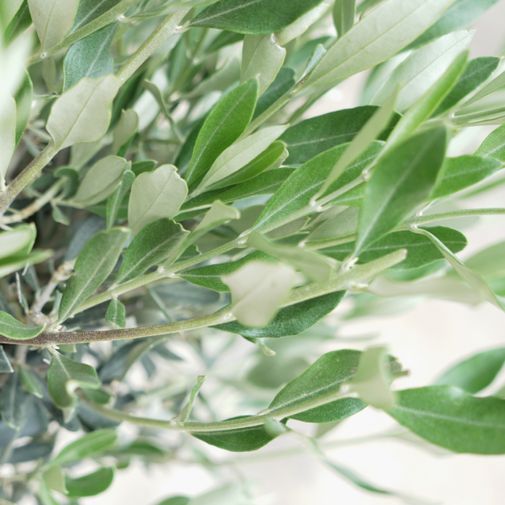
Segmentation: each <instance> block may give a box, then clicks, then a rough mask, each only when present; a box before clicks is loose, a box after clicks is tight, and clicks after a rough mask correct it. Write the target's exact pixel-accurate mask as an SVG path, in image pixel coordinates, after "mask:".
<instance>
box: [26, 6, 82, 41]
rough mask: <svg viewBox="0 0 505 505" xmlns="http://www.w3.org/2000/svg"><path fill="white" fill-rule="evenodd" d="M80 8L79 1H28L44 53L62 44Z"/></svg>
mask: <svg viewBox="0 0 505 505" xmlns="http://www.w3.org/2000/svg"><path fill="white" fill-rule="evenodd" d="M78 6H79V0H28V7H29V9H30V15H31V18H32V20H33V24H34V25H35V30H36V31H37V35H38V36H39V40H40V45H41V46H42V50H43V51H45V50H46V49H50V48H51V47H53V46H55V45H56V44H58V42H61V41H62V40H63V38H64V37H65V35H66V34H67V33H68V32H69V31H70V28H72V25H73V23H74V18H75V15H76V13H77V8H78Z"/></svg>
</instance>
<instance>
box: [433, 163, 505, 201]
mask: <svg viewBox="0 0 505 505" xmlns="http://www.w3.org/2000/svg"><path fill="white" fill-rule="evenodd" d="M501 167H502V163H500V161H498V160H496V159H493V158H481V157H479V156H459V157H458V158H447V159H446V160H445V162H444V165H443V167H442V170H441V172H440V174H439V178H438V181H437V183H436V185H435V189H434V190H433V193H432V194H431V198H441V197H444V196H447V195H451V194H452V193H456V192H458V191H461V190H462V189H465V188H467V187H469V186H472V185H473V184H477V183H478V182H480V181H482V180H483V179H485V178H486V177H489V176H490V175H493V174H494V173H495V172H496V171H498V170H499V169H500V168H501Z"/></svg>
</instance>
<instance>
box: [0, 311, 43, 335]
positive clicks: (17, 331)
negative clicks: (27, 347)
mask: <svg viewBox="0 0 505 505" xmlns="http://www.w3.org/2000/svg"><path fill="white" fill-rule="evenodd" d="M43 331H44V327H43V326H29V325H26V324H23V323H21V322H20V321H18V320H17V319H16V318H14V317H13V316H11V315H10V314H8V313H7V312H0V335H2V336H3V337H6V338H10V339H12V340H31V339H32V338H35V337H36V336H37V335H40V334H41V333H42V332H43Z"/></svg>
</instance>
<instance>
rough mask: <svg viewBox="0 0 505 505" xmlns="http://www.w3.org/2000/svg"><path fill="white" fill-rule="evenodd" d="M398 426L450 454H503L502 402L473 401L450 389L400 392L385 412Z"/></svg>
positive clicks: (504, 420) (504, 410)
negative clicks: (450, 452)
mask: <svg viewBox="0 0 505 505" xmlns="http://www.w3.org/2000/svg"><path fill="white" fill-rule="evenodd" d="M388 414H389V415H391V416H392V417H393V418H394V419H395V420H396V421H397V422H398V423H400V424H401V425H402V426H404V427H405V428H407V429H408V430H410V431H412V432H413V433H415V434H416V435H418V436H420V437H421V438H424V439H425V440H428V441H429V442H431V443H432V444H435V445H439V446H440V447H445V448H446V449H449V450H451V451H453V452H462V453H470V454H504V453H505V436H504V433H505V400H500V399H498V398H493V397H489V398H476V397H473V396H471V395H469V394H468V393H465V392H464V391H462V390H461V389H458V388H455V387H452V386H430V387H424V388H417V389H407V390H404V391H399V392H398V396H397V405H396V406H395V407H394V408H393V409H391V410H389V411H388Z"/></svg>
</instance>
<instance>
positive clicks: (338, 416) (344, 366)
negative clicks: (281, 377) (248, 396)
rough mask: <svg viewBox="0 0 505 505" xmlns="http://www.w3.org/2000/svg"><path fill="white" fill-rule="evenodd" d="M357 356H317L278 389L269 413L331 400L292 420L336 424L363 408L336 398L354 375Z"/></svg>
mask: <svg viewBox="0 0 505 505" xmlns="http://www.w3.org/2000/svg"><path fill="white" fill-rule="evenodd" d="M360 356H361V353H360V352H359V351H353V350H341V351H332V352H328V353H326V354H324V355H323V356H321V357H320V358H319V359H318V360H317V361H316V362H315V363H313V364H312V365H311V366H310V367H308V368H307V369H306V370H305V371H304V372H303V373H302V374H301V375H299V376H298V377H297V378H296V379H294V380H292V381H291V382H289V383H288V384H287V385H286V386H284V388H282V389H281V390H280V391H279V392H278V393H277V395H276V396H275V398H274V399H273V400H272V402H271V403H270V405H269V409H283V408H287V407H289V408H297V407H300V408H303V406H304V405H305V404H310V403H314V402H315V401H317V400H318V399H323V398H329V397H332V396H334V397H335V399H334V400H333V401H331V400H329V401H328V403H326V404H325V405H322V406H319V407H315V408H307V410H305V411H304V412H302V413H300V414H297V415H295V416H292V418H293V419H297V420H300V421H306V422H316V423H320V422H332V421H340V420H342V419H344V418H345V417H348V416H350V415H353V414H355V413H357V412H359V411H360V410H362V409H364V408H365V406H366V405H365V404H364V403H363V402H362V401H360V400H358V399H355V398H338V399H337V398H336V397H337V396H338V394H339V392H340V390H341V387H342V385H343V384H345V383H347V382H349V381H350V380H351V378H352V377H353V376H354V374H355V373H356V370H357V368H358V364H359V360H360Z"/></svg>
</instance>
